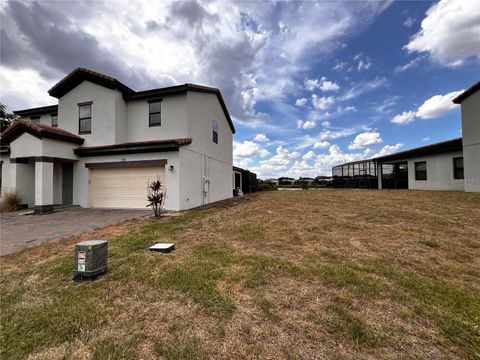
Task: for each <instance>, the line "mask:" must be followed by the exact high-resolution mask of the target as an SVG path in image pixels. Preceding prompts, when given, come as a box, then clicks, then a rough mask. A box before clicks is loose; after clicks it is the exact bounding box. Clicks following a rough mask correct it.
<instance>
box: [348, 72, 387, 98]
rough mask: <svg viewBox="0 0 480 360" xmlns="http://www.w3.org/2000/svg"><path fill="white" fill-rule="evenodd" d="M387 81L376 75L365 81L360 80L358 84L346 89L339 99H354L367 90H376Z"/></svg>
mask: <svg viewBox="0 0 480 360" xmlns="http://www.w3.org/2000/svg"><path fill="white" fill-rule="evenodd" d="M387 84H388V81H387V79H386V78H385V77H376V78H375V79H373V80H371V81H367V82H362V83H359V84H356V85H354V86H353V87H352V88H351V89H350V90H348V91H347V92H346V93H345V94H344V95H343V96H342V97H341V98H340V100H342V101H345V100H350V99H354V98H356V97H358V96H360V95H363V94H365V93H367V92H370V91H373V90H376V89H378V88H380V87H383V86H386V85H387Z"/></svg>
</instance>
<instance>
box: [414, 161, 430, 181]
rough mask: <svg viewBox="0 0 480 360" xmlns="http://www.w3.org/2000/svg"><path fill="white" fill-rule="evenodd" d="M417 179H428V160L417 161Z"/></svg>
mask: <svg viewBox="0 0 480 360" xmlns="http://www.w3.org/2000/svg"><path fill="white" fill-rule="evenodd" d="M415 180H427V162H426V161H418V162H416V163H415Z"/></svg>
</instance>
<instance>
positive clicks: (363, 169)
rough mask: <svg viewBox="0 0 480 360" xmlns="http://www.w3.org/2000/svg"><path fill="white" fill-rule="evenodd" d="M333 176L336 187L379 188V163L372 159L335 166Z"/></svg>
mask: <svg viewBox="0 0 480 360" xmlns="http://www.w3.org/2000/svg"><path fill="white" fill-rule="evenodd" d="M332 177H333V186H334V187H336V188H363V189H378V176H377V163H376V162H375V161H372V160H363V161H355V162H350V163H346V164H343V165H338V166H334V167H333V168H332Z"/></svg>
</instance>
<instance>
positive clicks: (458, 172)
mask: <svg viewBox="0 0 480 360" xmlns="http://www.w3.org/2000/svg"><path fill="white" fill-rule="evenodd" d="M453 178H454V179H463V157H456V158H453Z"/></svg>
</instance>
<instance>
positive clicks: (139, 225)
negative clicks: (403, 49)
mask: <svg viewBox="0 0 480 360" xmlns="http://www.w3.org/2000/svg"><path fill="white" fill-rule="evenodd" d="M93 237H95V238H108V239H109V240H110V241H109V249H110V254H109V268H110V270H109V273H108V274H107V275H105V276H103V277H102V278H100V279H98V280H97V281H95V282H91V283H83V284H81V285H73V284H72V282H71V271H72V266H73V256H72V255H73V244H74V243H75V242H76V241H78V240H79V239H87V238H93ZM157 241H168V242H175V243H176V247H177V250H176V251H175V252H173V253H171V254H168V255H162V254H158V253H150V252H148V251H147V246H148V245H150V244H152V243H155V242H157ZM1 262H2V264H1V265H2V273H1V277H0V280H1V281H0V286H1V288H0V290H1V291H2V301H1V308H0V310H1V311H2V327H3V328H2V334H1V336H2V338H1V341H2V343H1V346H2V349H1V350H2V355H3V356H4V357H6V358H23V357H29V358H31V359H43V358H52V359H54V358H58V359H60V358H74V359H75V358H78V359H85V358H87V357H88V358H93V359H95V358H97V359H104V358H112V359H113V358H141V359H154V358H159V357H160V358H166V359H178V358H185V359H192V358H224V359H231V358H239V359H240V358H242V359H243V358H265V359H280V358H285V359H287V358H288V359H289V358H303V359H305V358H312V359H313V358H344V359H357V358H431V359H439V358H440V359H441V358H478V357H479V356H480V351H479V347H480V296H479V294H480V281H479V279H480V196H479V195H478V194H466V193H454V192H421V191H368V190H365V191H362V190H338V191H337V190H320V191H313V190H311V191H298V192H269V193H262V194H258V195H254V196H251V197H247V198H243V199H232V200H230V201H226V202H222V203H219V204H216V205H214V206H209V207H206V208H203V209H198V210H194V211H190V212H187V213H185V214H184V215H182V216H178V217H174V218H170V219H164V220H162V221H160V222H152V221H147V220H132V221H128V222H125V223H122V224H118V225H115V226H110V227H107V228H105V229H99V230H95V231H93V232H90V233H87V234H83V235H82V236H80V237H75V238H71V239H65V240H63V241H60V242H57V243H49V244H44V245H42V246H40V247H37V248H33V249H29V250H26V251H24V252H22V253H19V254H14V255H10V256H6V257H2V258H1Z"/></svg>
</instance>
